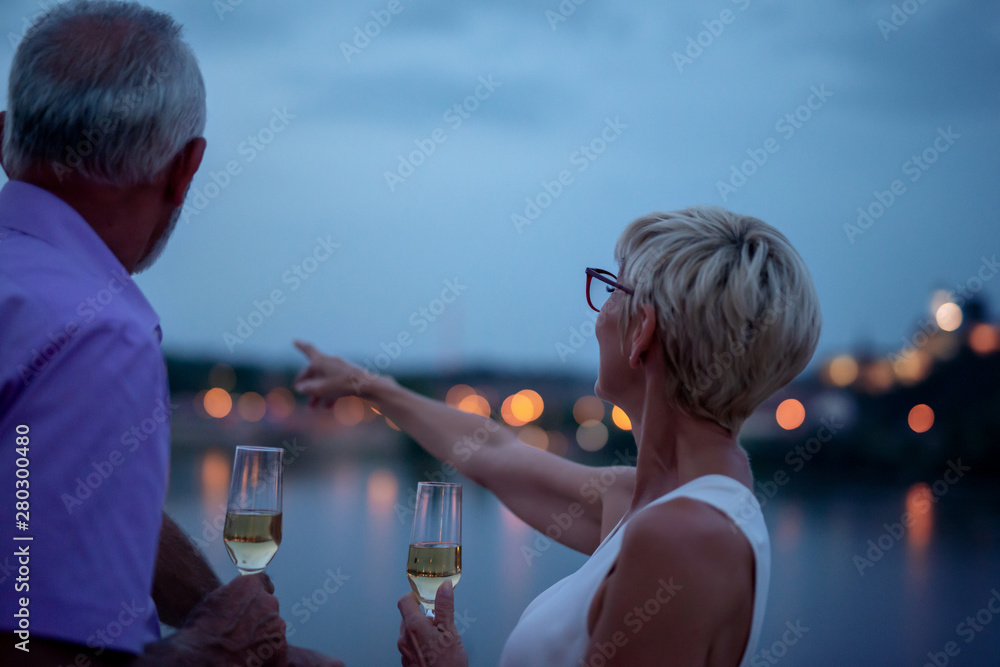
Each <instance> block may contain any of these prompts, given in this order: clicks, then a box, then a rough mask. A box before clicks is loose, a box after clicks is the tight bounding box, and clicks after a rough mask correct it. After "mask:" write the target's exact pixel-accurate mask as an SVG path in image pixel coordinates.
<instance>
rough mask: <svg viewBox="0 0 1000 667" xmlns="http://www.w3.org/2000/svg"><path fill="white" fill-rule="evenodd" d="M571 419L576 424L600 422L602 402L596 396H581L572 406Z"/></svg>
mask: <svg viewBox="0 0 1000 667" xmlns="http://www.w3.org/2000/svg"><path fill="white" fill-rule="evenodd" d="M573 419H575V420H576V423H577V424H585V423H587V422H599V421H601V420H602V419H604V401H602V400H601V399H599V398H597V397H596V396H581V397H580V398H578V399H577V401H576V403H574V404H573Z"/></svg>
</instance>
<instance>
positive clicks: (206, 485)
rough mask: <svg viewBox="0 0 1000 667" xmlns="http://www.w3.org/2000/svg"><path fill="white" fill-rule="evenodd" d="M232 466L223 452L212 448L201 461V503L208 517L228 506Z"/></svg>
mask: <svg viewBox="0 0 1000 667" xmlns="http://www.w3.org/2000/svg"><path fill="white" fill-rule="evenodd" d="M231 465H232V464H231V463H230V461H229V458H228V457H227V456H226V455H225V454H223V453H222V451H221V450H218V449H215V448H212V449H209V450H208V451H206V452H205V455H204V456H203V457H202V459H201V503H202V507H203V508H204V510H205V513H206V515H208V514H211V513H214V512H215V510H216V508H217V507H218V506H219V505H222V506H223V507H224V506H225V505H226V501H227V495H228V493H229V471H230V466H231Z"/></svg>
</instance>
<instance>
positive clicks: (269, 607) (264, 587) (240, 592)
mask: <svg viewBox="0 0 1000 667" xmlns="http://www.w3.org/2000/svg"><path fill="white" fill-rule="evenodd" d="M273 593H274V585H273V584H272V583H271V580H270V579H269V578H268V577H267V575H266V574H263V573H261V574H251V575H246V576H239V577H236V578H235V579H233V580H232V581H231V582H229V583H228V584H226V585H225V586H222V587H220V588H217V589H216V590H214V591H212V592H211V593H209V594H208V595H207V596H206V597H205V599H204V600H202V601H201V602H200V603H198V605H197V606H195V608H194V609H192V610H191V613H189V614H188V616H187V619H185V621H184V625H182V626H181V627H180V629H178V631H177V633H176V634H174V635H173V636H171V637H170V638H169V639H168V640H167V641H166V642H164V644H174V645H175V646H174V647H173V648H174V649H175V650H176V649H179V650H181V652H182V653H183V654H190V655H198V656H201V659H202V660H203V662H202V663H199V664H213V665H228V664H232V663H236V664H245V663H248V662H252V663H253V664H260V665H266V666H268V667H272V666H273V667H287V665H288V657H287V654H286V653H287V649H288V646H287V644H286V642H285V622H284V621H283V620H281V617H280V616H278V599H277V598H276V597H274V595H273ZM151 646H152V645H151ZM252 657H255V658H256V659H255V660H250V659H251V658H252ZM182 664H186V663H182ZM306 664H308V663H306Z"/></svg>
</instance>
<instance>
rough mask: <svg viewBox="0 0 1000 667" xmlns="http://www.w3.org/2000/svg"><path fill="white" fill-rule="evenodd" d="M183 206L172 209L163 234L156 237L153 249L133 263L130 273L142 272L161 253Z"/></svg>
mask: <svg viewBox="0 0 1000 667" xmlns="http://www.w3.org/2000/svg"><path fill="white" fill-rule="evenodd" d="M182 208H183V206H178V207H177V208H175V209H174V212H173V213H172V214H171V215H170V222H168V223H167V228H166V229H165V230H163V234H161V235H160V238H158V239H156V243H155V244H153V249H152V250H150V251H149V254H148V255H146V256H145V257H143V258H142V259H140V260H139V263H138V264H136V265H135V270H133V271H132V274H133V275H134V274H137V273H142V272H143V271H145V270H146V269H148V268H149V267H151V266H152V265H153V264H154V263H155V262H156V260H157V259H159V258H160V255H162V254H163V249H164V248H166V247H167V241H169V240H170V235H171V234H173V232H174V227H176V226H177V221H178V220H179V219H180V217H181V209H182Z"/></svg>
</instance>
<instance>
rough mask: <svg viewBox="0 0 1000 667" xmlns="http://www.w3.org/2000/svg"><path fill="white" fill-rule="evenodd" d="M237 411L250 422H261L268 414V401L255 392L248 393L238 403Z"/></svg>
mask: <svg viewBox="0 0 1000 667" xmlns="http://www.w3.org/2000/svg"><path fill="white" fill-rule="evenodd" d="M236 411H237V412H238V413H239V414H240V417H242V418H243V419H245V420H246V421H248V422H259V421H260V420H261V419H263V418H264V415H265V414H266V413H267V401H266V400H265V399H264V397H263V396H261V395H260V394H258V393H257V392H255V391H248V392H247V393H245V394H243V395H242V396H240V400H238V401H237V402H236Z"/></svg>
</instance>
